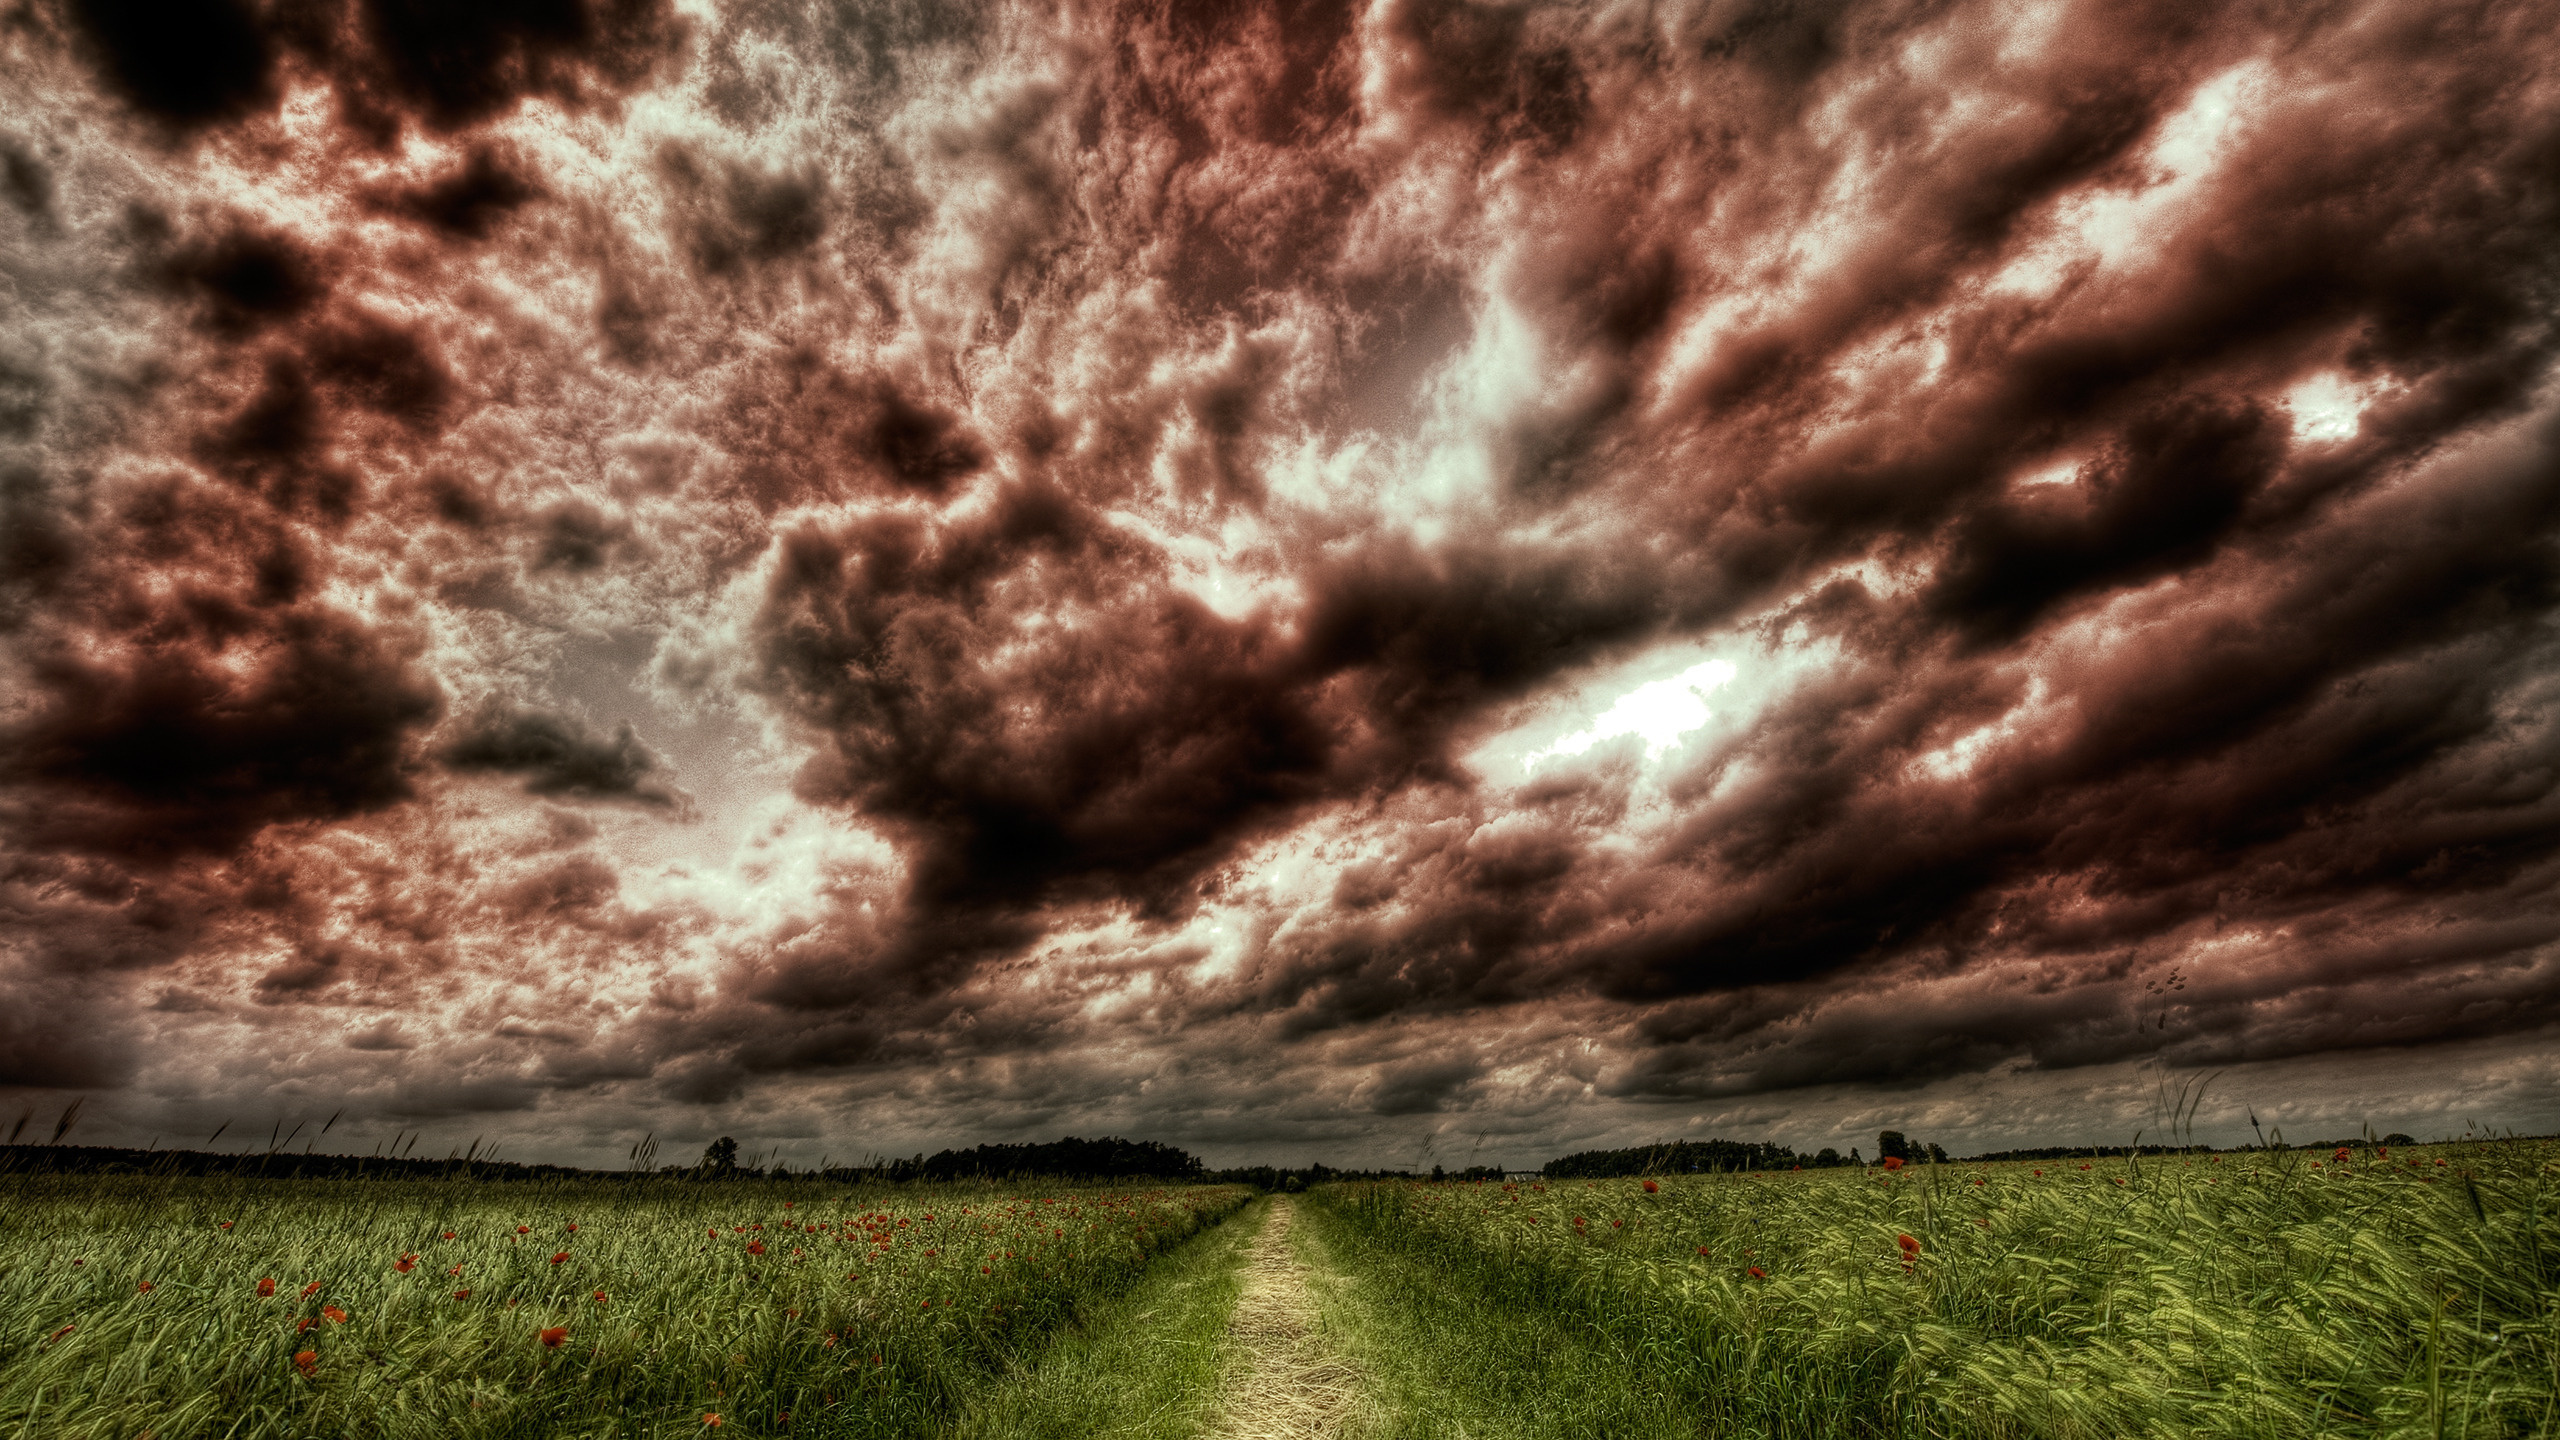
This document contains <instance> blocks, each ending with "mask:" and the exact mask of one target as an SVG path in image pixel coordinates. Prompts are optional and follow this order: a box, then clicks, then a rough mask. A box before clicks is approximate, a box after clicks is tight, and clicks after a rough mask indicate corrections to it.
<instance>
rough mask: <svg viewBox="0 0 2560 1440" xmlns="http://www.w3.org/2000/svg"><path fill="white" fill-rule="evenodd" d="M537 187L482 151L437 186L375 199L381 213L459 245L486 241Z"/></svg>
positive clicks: (538, 193) (532, 197)
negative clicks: (382, 211)
mask: <svg viewBox="0 0 2560 1440" xmlns="http://www.w3.org/2000/svg"><path fill="white" fill-rule="evenodd" d="M541 195H542V190H541V187H540V186H538V185H536V184H535V183H534V182H533V181H532V180H530V179H527V178H526V177H525V176H524V175H522V174H520V173H518V172H517V170H516V169H515V168H514V167H512V166H510V165H509V164H508V163H507V162H505V161H503V160H501V159H499V158H498V156H497V154H496V153H495V152H493V151H491V150H488V149H486V148H483V149H477V150H474V151H472V152H471V157H470V158H469V159H468V160H466V161H464V162H463V164H462V168H460V169H459V170H456V171H454V172H453V173H451V174H449V175H447V176H445V177H444V178H443V179H441V180H436V181H433V182H431V183H428V184H425V185H420V186H417V187H414V188H412V189H407V190H396V191H392V192H389V193H387V194H384V195H381V196H379V197H377V199H376V202H375V203H377V204H379V205H380V206H381V207H382V208H383V209H384V210H385V211H387V212H389V213H391V214H394V215H398V216H401V217H402V218H404V219H408V220H414V221H416V222H417V223H418V224H421V225H424V226H427V227H429V228H430V229H434V230H439V231H442V232H443V233H445V234H447V235H450V236H453V237H454V238H456V239H460V240H486V239H488V238H489V236H490V234H491V233H492V232H493V231H495V230H496V229H497V227H498V225H499V224H500V223H501V222H502V221H504V220H505V219H506V218H507V217H508V216H510V215H512V214H514V213H515V212H516V211H518V210H520V209H522V208H523V207H524V206H526V205H527V204H530V203H531V202H533V201H534V200H537V199H539V198H541Z"/></svg>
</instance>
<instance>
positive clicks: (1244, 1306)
mask: <svg viewBox="0 0 2560 1440" xmlns="http://www.w3.org/2000/svg"><path fill="white" fill-rule="evenodd" d="M1294 1218H1295V1209H1294V1202H1292V1201H1291V1200H1290V1199H1289V1197H1287V1196H1285V1195H1275V1196H1273V1197H1272V1199H1271V1215H1270V1218H1268V1219H1267V1220H1265V1221H1264V1222H1263V1226H1262V1233H1261V1234H1260V1235H1258V1236H1256V1237H1255V1238H1254V1242H1253V1249H1252V1250H1251V1251H1250V1252H1249V1253H1247V1255H1246V1256H1245V1262H1244V1289H1243V1293H1242V1294H1240V1295H1239V1296H1238V1297H1237V1299H1236V1308H1235V1313H1234V1315H1233V1317H1232V1318H1231V1319H1230V1320H1229V1321H1228V1326H1227V1329H1228V1333H1229V1335H1230V1336H1231V1337H1232V1338H1233V1339H1234V1341H1235V1344H1236V1348H1237V1350H1239V1351H1240V1352H1241V1353H1242V1356H1243V1363H1242V1364H1241V1365H1240V1366H1239V1367H1238V1368H1237V1369H1236V1370H1234V1371H1233V1372H1231V1374H1230V1378H1229V1380H1228V1383H1227V1391H1226V1396H1225V1400H1224V1403H1223V1404H1222V1405H1221V1407H1220V1417H1219V1423H1218V1425H1217V1426H1216V1428H1214V1429H1213V1430H1212V1431H1211V1432H1210V1433H1211V1434H1213V1435H1217V1436H1220V1437H1224V1440H1300V1437H1317V1436H1322V1437H1325V1440H1332V1437H1335V1436H1339V1435H1341V1434H1342V1433H1343V1431H1344V1428H1345V1427H1346V1425H1347V1423H1348V1422H1349V1420H1350V1418H1351V1416H1352V1413H1353V1411H1354V1409H1355V1408H1356V1406H1357V1405H1358V1402H1359V1395H1360V1376H1359V1372H1358V1371H1356V1370H1354V1369H1352V1368H1351V1366H1350V1364H1349V1363H1348V1362H1346V1361H1344V1360H1343V1359H1342V1357H1341V1356H1339V1355H1336V1354H1335V1353H1333V1350H1332V1347H1331V1346H1329V1345H1327V1344H1326V1343H1325V1341H1324V1337H1323V1335H1322V1334H1321V1333H1320V1332H1319V1330H1318V1327H1317V1324H1316V1307H1315V1299H1314V1297H1313V1296H1312V1295H1310V1294H1309V1293H1308V1290H1307V1267H1306V1266H1305V1265H1303V1264H1300V1263H1299V1261H1298V1258H1297V1256H1296V1254H1295V1253H1294V1251H1293V1249H1292V1247H1291V1246H1290V1244H1289V1229H1290V1225H1291V1222H1292V1221H1293V1219H1294Z"/></svg>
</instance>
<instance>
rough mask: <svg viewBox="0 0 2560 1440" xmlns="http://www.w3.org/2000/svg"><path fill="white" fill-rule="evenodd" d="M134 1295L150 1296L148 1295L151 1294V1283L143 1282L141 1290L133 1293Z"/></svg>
mask: <svg viewBox="0 0 2560 1440" xmlns="http://www.w3.org/2000/svg"><path fill="white" fill-rule="evenodd" d="M134 1293H135V1294H138V1295H148V1294H150V1293H151V1282H150V1281H148V1280H145V1281H143V1282H142V1288H141V1289H140V1290H138V1291H135V1292H134Z"/></svg>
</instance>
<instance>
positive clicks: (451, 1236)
mask: <svg viewBox="0 0 2560 1440" xmlns="http://www.w3.org/2000/svg"><path fill="white" fill-rule="evenodd" d="M444 1238H446V1239H447V1240H450V1239H452V1238H453V1232H452V1231H450V1230H447V1231H446V1232H444Z"/></svg>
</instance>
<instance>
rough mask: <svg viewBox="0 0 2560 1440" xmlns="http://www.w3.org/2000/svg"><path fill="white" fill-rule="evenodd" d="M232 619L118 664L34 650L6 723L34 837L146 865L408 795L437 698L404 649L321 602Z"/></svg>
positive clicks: (211, 619)
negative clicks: (229, 632)
mask: <svg viewBox="0 0 2560 1440" xmlns="http://www.w3.org/2000/svg"><path fill="white" fill-rule="evenodd" d="M190 618H192V617H190ZM232 618H234V617H231V616H228V615H221V614H216V615H212V616H207V617H203V618H202V619H197V620H195V622H194V623H193V624H189V623H188V621H187V619H182V618H181V617H178V616H170V617H167V619H168V620H169V621H171V622H172V623H173V626H183V627H184V628H183V629H181V630H180V631H179V633H178V634H177V635H174V636H172V637H171V638H170V639H169V640H164V641H161V642H160V643H145V644H141V645H137V646H134V647H133V648H132V649H131V650H129V651H128V652H127V653H125V654H123V655H120V656H117V657H115V658H112V659H102V658H95V657H92V656H90V655H85V654H81V653H79V652H77V651H74V650H71V649H68V648H62V649H48V650H46V651H40V652H38V653H37V654H36V655H34V656H33V657H32V664H31V671H30V673H31V677H32V679H33V682H34V684H33V686H32V688H31V691H30V693H29V695H28V697H27V699H28V703H27V704H26V705H25V706H24V708H23V709H21V710H20V712H19V713H18V715H17V716H16V717H14V718H13V719H12V721H11V722H10V723H9V724H8V726H7V727H6V729H5V731H0V751H5V753H6V754H7V756H8V758H7V759H6V760H5V761H0V786H6V787H7V788H8V790H9V791H10V792H11V794H12V796H13V800H12V803H11V804H10V806H9V810H10V814H9V816H8V818H9V821H10V825H11V828H12V829H13V830H14V831H15V832H16V833H17V834H18V836H19V837H21V839H22V841H23V842H25V843H30V844H34V845H39V846H62V847H69V848H73V849H78V850H86V851H93V852H99V853H107V854H114V855H119V856H124V857H129V858H131V859H133V860H135V861H137V862H143V863H151V862H156V861H158V860H161V859H164V858H169V857H175V856H179V855H184V854H188V853H222V852H226V851H230V850H233V849H236V848H237V847H238V846H239V845H240V844H241V843H242V842H243V841H245V840H246V839H248V837H250V836H252V835H254V834H256V833H257V832H259V831H260V830H262V829H264V828H265V827H267V826H269V825H274V824H279V823H283V822H287V821H297V820H334V819H341V818H345V817H348V816H353V815H363V814H368V813H371V812H374V811H378V810H381V809H384V808H385V807H388V806H391V805H395V804H398V803H399V802H401V801H403V800H406V799H408V798H409V797H410V795H411V794H412V793H413V792H412V787H411V780H410V777H411V774H412V761H411V758H410V754H409V745H408V742H409V737H410V735H411V733H412V732H413V731H415V730H417V729H420V728H423V727H424V726H425V725H426V724H428V723H429V722H431V721H432V720H434V718H435V717H436V714H437V712H438V710H439V708H440V705H439V701H438V697H437V693H436V690H435V688H434V687H433V685H432V684H431V683H430V682H427V681H425V680H424V679H422V678H421V677H419V676H418V675H417V674H416V673H415V672H414V671H413V670H412V669H411V668H410V664H409V658H410V657H408V656H407V655H404V654H403V653H401V651H400V650H399V649H397V648H395V647H394V646H393V645H391V644H389V643H387V642H386V641H384V640H383V639H382V638H380V637H378V636H375V635H373V634H371V633H368V632H367V631H365V630H364V629H362V628H361V627H359V626H357V625H356V624H354V623H353V622H351V621H349V620H348V619H346V618H345V617H343V616H338V615H334V614H331V613H329V612H327V611H323V610H294V611H290V612H287V613H284V614H282V615H279V616H277V617H276V618H275V619H273V620H272V621H268V622H264V623H262V624H260V625H258V627H257V630H256V631H255V632H253V633H252V634H248V635H237V636H226V635H224V634H222V633H221V631H222V630H223V629H226V628H229V627H228V625H226V623H225V622H227V621H229V620H231V619H232ZM187 630H193V631H195V634H193V635H188V634H186V631H187ZM199 637H200V638H199ZM189 641H194V642H195V643H193V644H191V643H188V642H189ZM199 646H201V648H198V647H199Z"/></svg>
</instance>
